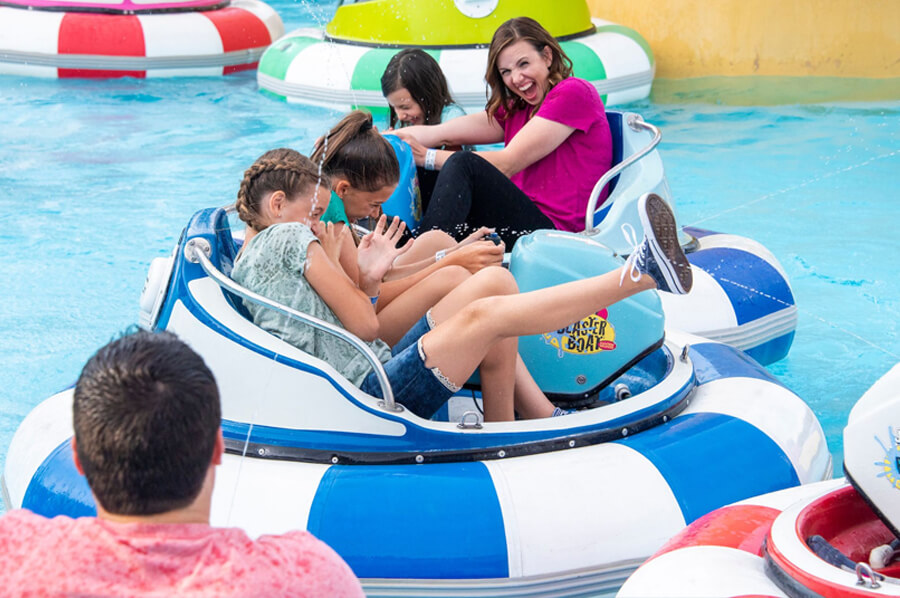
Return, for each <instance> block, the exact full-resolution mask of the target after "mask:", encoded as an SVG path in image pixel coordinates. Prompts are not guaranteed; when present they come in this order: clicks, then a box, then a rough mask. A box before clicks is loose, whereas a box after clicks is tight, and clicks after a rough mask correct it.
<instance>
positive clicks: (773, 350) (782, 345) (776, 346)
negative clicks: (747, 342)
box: [746, 331, 794, 364]
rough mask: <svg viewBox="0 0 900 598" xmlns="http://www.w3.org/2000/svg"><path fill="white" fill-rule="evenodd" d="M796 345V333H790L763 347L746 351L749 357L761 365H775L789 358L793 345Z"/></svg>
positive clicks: (764, 344)
mask: <svg viewBox="0 0 900 598" xmlns="http://www.w3.org/2000/svg"><path fill="white" fill-rule="evenodd" d="M793 343H794V333H793V331H792V332H789V333H787V334H783V335H781V336H779V337H778V338H773V339H772V340H770V341H766V342H764V343H763V344H761V345H757V346H755V347H752V348H750V349H747V350H746V353H747V355H749V356H750V357H752V358H753V359H755V360H756V361H758V362H760V363H766V364H768V363H775V362H776V361H778V360H780V359H784V358H785V357H787V354H788V351H789V350H790V349H791V345H792V344H793Z"/></svg>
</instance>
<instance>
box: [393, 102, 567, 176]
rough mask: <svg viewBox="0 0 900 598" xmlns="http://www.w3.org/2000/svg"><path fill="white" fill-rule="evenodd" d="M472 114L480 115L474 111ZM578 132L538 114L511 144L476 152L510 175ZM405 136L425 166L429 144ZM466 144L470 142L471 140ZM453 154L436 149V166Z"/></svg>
mask: <svg viewBox="0 0 900 598" xmlns="http://www.w3.org/2000/svg"><path fill="white" fill-rule="evenodd" d="M482 114H486V113H482ZM469 116H478V115H475V114H471V115H469ZM463 118H469V117H461V118H457V119H455V120H452V121H450V122H448V123H447V125H451V124H453V123H455V122H457V121H460V120H463ZM492 122H494V124H496V121H493V120H492ZM442 126H444V124H443V123H442V124H440V125H434V126H433V127H426V126H420V127H407V128H406V129H401V130H403V131H407V130H409V129H415V128H421V129H431V128H437V127H442ZM497 128H498V129H499V125H497ZM499 130H500V138H499V139H498V140H497V141H502V140H503V130H502V129H499ZM574 131H575V128H574V127H570V126H568V125H564V124H562V123H558V122H555V121H552V120H548V119H546V118H542V117H540V116H535V117H534V118H532V119H531V120H530V121H528V122H527V123H526V124H525V126H524V127H522V129H521V130H520V131H519V132H518V133H517V134H516V136H515V137H513V138H512V139H511V140H510V142H509V144H508V145H507V146H506V147H504V148H503V149H501V150H495V151H483V152H475V153H476V154H478V155H479V156H481V157H482V158H484V159H485V160H487V161H488V162H490V163H491V164H493V165H494V166H495V167H496V168H497V170H499V171H500V172H502V173H503V174H505V175H506V176H508V177H511V176H512V175H514V174H516V173H517V172H520V171H522V170H524V169H525V168H527V167H529V166H531V165H532V164H534V163H535V162H537V161H538V160H540V159H541V158H543V157H544V156H546V155H547V154H549V153H550V152H552V151H553V150H555V149H556V148H558V147H559V146H560V145H562V143H563V142H564V141H565V140H566V139H568V137H569V135H571V134H572V133H573V132H574ZM401 139H404V141H406V142H407V143H409V146H410V147H411V148H412V151H413V157H414V159H415V161H416V165H417V166H424V165H425V157H426V152H427V151H429V150H428V148H427V147H426V146H427V145H428V144H427V143H423V142H421V141H419V140H418V139H416V138H403V137H401ZM464 143H467V144H468V143H469V142H464ZM491 143H493V142H491ZM438 145H440V144H438ZM452 154H453V152H451V151H448V150H436V151H435V155H434V169H435V170H440V169H441V167H442V166H443V165H444V162H446V161H447V158H449V157H450V156H451V155H452Z"/></svg>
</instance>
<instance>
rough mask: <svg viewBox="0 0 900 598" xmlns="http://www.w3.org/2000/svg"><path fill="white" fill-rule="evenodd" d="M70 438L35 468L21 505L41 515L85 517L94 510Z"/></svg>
mask: <svg viewBox="0 0 900 598" xmlns="http://www.w3.org/2000/svg"><path fill="white" fill-rule="evenodd" d="M71 442H72V441H71V439H69V440H66V441H65V442H63V443H62V444H60V445H59V446H58V447H56V448H55V449H53V452H51V453H50V455H49V456H48V457H47V458H46V459H44V462H43V463H41V466H40V467H38V469H37V471H36V472H34V476H32V478H31V481H30V482H29V483H28V488H27V489H26V490H25V496H24V498H22V508H23V509H28V510H29V511H32V512H34V513H37V514H38V515H43V516H44V517H55V516H57V515H68V516H69V517H73V518H74V517H87V516H94V515H96V514H97V508H96V506H95V505H94V497H93V496H92V495H91V489H90V488H89V487H88V484H87V480H86V479H85V478H84V476H83V475H81V474H80V473H78V470H77V469H75V462H74V461H73V460H72V444H71Z"/></svg>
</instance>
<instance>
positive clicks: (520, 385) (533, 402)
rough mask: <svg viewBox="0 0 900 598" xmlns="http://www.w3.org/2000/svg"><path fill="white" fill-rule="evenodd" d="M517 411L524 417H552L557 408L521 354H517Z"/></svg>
mask: <svg viewBox="0 0 900 598" xmlns="http://www.w3.org/2000/svg"><path fill="white" fill-rule="evenodd" d="M515 405H516V413H518V414H519V417H521V418H522V419H539V418H542V417H550V416H551V415H553V410H554V409H555V407H554V405H553V403H551V402H550V399H548V398H547V395H545V394H544V392H543V391H542V390H541V389H540V387H539V386H538V385H537V382H535V381H534V378H533V377H532V375H531V372H529V371H528V367H526V365H525V362H524V361H522V357H521V355H518V354H517V355H516V389H515Z"/></svg>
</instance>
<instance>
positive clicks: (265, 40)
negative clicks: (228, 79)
mask: <svg viewBox="0 0 900 598" xmlns="http://www.w3.org/2000/svg"><path fill="white" fill-rule="evenodd" d="M200 14H202V15H203V16H205V17H206V18H207V19H209V20H210V21H212V23H213V25H215V26H216V29H218V30H219V37H221V38H222V50H223V51H225V52H234V51H236V50H247V49H249V48H260V47H263V46H268V45H269V44H271V43H272V38H271V36H270V35H269V29H268V28H267V27H266V24H265V23H263V22H262V21H261V20H260V19H259V17H257V16H256V15H254V14H253V13H251V12H248V11H246V10H243V9H241V8H235V7H233V6H229V7H227V8H223V9H220V10H211V11H207V12H202V13H200Z"/></svg>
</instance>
